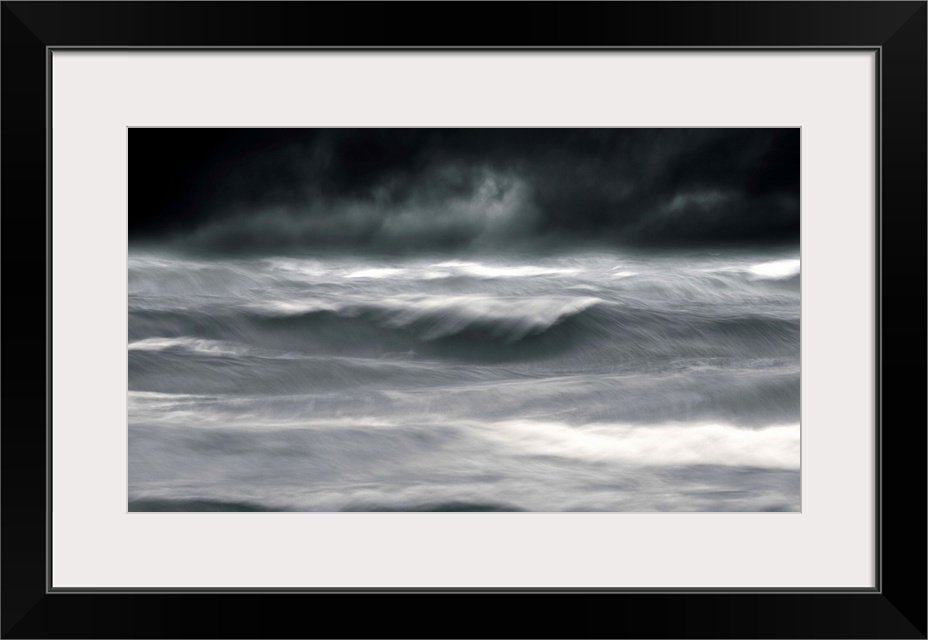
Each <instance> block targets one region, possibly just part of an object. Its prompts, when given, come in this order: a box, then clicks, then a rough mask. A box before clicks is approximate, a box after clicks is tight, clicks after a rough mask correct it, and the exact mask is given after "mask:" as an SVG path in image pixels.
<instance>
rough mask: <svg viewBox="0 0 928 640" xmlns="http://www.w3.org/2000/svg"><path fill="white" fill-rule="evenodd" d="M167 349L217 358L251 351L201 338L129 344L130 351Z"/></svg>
mask: <svg viewBox="0 0 928 640" xmlns="http://www.w3.org/2000/svg"><path fill="white" fill-rule="evenodd" d="M165 349H185V350H187V351H194V352H197V353H205V354H210V355H217V356H240V355H245V354H246V353H249V351H250V349H248V348H247V347H242V346H239V345H236V344H234V343H231V342H223V341H221V340H206V339H201V338H146V339H144V340H136V341H135V342H130V343H129V351H164V350H165Z"/></svg>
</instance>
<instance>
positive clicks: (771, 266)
mask: <svg viewBox="0 0 928 640" xmlns="http://www.w3.org/2000/svg"><path fill="white" fill-rule="evenodd" d="M748 271H749V272H750V273H751V274H752V275H753V276H755V277H757V278H763V279H767V280H785V279H787V278H792V277H793V276H796V275H799V260H774V261H773V262H763V263H761V264H757V265H754V266H753V267H751V268H750V269H748Z"/></svg>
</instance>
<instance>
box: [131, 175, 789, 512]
mask: <svg viewBox="0 0 928 640" xmlns="http://www.w3.org/2000/svg"><path fill="white" fill-rule="evenodd" d="M512 189H515V187H513V188H512ZM506 193H510V192H509V191H507V192H506ZM513 193H516V194H518V192H517V191H513ZM504 195H505V194H504ZM507 197H509V196H507ZM512 197H515V196H512ZM520 197H521V196H520ZM497 235H498V234H497ZM799 303H800V300H799V255H798V250H783V249H764V248H754V249H751V250H749V251H748V250H714V251H709V250H701V249H700V250H692V251H687V252H683V251H669V250H660V251H658V250H651V251H648V252H643V251H632V250H624V249H614V250H601V249H595V250H584V251H577V252H563V251H562V252H560V253H558V254H552V253H550V252H549V253H545V252H543V251H535V252H533V253H524V254H519V253H516V252H513V251H504V250H494V251H491V250H482V251H479V252H472V253H469V254H468V253H462V254H456V255H454V256H452V255H450V254H444V255H443V254H440V253H435V254H434V255H424V254H422V253H418V254H410V255H404V256H397V255H394V256H388V255H376V254H374V253H371V252H367V253H366V254H364V255H353V254H352V252H350V251H342V252H341V253H338V254H335V253H333V254H332V255H323V254H317V255H315V256H314V257H306V256H295V255H290V256H287V255H270V254H269V255H264V256H257V257H256V256H252V257H245V256H239V257H230V256H226V257H219V256H216V255H213V256H211V257H204V256H203V254H200V255H199V256H197V255H195V254H193V253H190V252H187V253H179V252H172V251H169V250H167V249H166V248H164V247H162V248H151V247H149V248H147V249H142V248H140V247H139V246H134V247H133V248H132V249H131V251H130V256H129V301H128V304H129V336H128V340H129V344H128V363H129V422H130V424H129V498H130V509H135V510H163V509H166V510H185V509H191V510H207V511H208V510H220V511H230V510H297V511H342V510H378V511H380V510H384V511H385V510H399V511H420V510H476V511H493V510H505V511H516V510H526V511H797V510H798V509H799V506H800V496H799V463H800V460H799V436H800V430H799V409H800V405H799V389H800V385H799V381H800V372H799V336H800V334H799V329H800V317H799V316H800V304H799Z"/></svg>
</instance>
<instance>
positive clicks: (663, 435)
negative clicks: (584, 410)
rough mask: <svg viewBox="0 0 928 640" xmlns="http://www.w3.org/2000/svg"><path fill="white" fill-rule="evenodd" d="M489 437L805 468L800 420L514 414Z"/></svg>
mask: <svg viewBox="0 0 928 640" xmlns="http://www.w3.org/2000/svg"><path fill="white" fill-rule="evenodd" d="M485 433H486V437H487V438H488V439H490V440H492V441H493V442H494V443H495V444H496V445H498V446H505V447H508V448H511V449H512V450H514V451H518V452H521V453H523V454H525V455H550V456H556V457H566V458H581V459H584V460H588V461H602V462H622V463H628V464H641V465H661V466H674V465H698V464H713V465H728V466H748V467H762V468H773V469H799V433H800V431H799V425H798V424H788V425H772V426H768V427H764V428H756V429H755V428H742V427H737V426H733V425H726V424H717V423H702V424H699V423H685V424H665V425H632V424H593V425H585V426H571V425H568V424H564V423H557V422H537V421H532V420H510V421H505V422H499V423H495V424H492V425H487V426H486V428H485Z"/></svg>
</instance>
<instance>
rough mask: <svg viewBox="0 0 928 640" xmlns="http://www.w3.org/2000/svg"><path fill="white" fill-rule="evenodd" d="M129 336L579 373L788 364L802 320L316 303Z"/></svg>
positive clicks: (529, 305)
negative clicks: (587, 365)
mask: <svg viewBox="0 0 928 640" xmlns="http://www.w3.org/2000/svg"><path fill="white" fill-rule="evenodd" d="M129 337H130V340H131V341H133V349H134V350H135V351H139V350H146V349H147V350H159V349H160V350H163V349H168V348H185V349H188V350H195V351H199V352H206V353H211V354H213V355H217V354H223V355H229V356H235V355H244V352H243V351H242V350H243V349H248V348H259V349H264V350H268V349H270V350H278V351H283V352H300V353H307V354H315V355H344V356H351V357H362V356H363V357H378V356H382V355H386V354H391V353H392V354H407V355H409V356H410V357H437V358H445V357H450V358H453V359H463V360H490V361H505V360H520V359H526V358H548V357H554V356H559V357H561V356H570V354H573V356H575V360H576V361H577V362H579V361H581V360H582V359H584V358H586V359H588V360H589V361H590V362H594V363H595V362H600V361H603V360H604V359H611V360H613V361H616V362H627V361H629V360H633V359H646V358H650V359H651V360H652V364H653V363H654V362H658V361H659V359H660V358H667V357H677V358H680V357H688V358H695V357H699V358H705V357H718V358H726V357H727V358H731V357H734V358H747V357H751V358H762V357H795V356H798V346H799V318H798V317H795V316H794V314H793V313H784V314H782V315H776V314H773V313H770V312H768V313H766V314H760V313H756V314H746V313H743V312H742V313H740V314H720V313H719V310H718V309H717V307H714V306H712V305H704V306H695V305H690V306H688V307H682V308H676V307H674V306H671V305H667V308H663V309H662V308H655V307H653V306H649V305H647V304H642V305H639V306H631V304H630V303H629V304H620V303H615V302H606V301H604V300H602V299H601V298H597V297H591V296H576V297H571V296H542V297H490V296H475V295H459V296H406V297H397V298H393V299H386V300H382V301H378V302H368V303H364V302H354V301H337V300H332V299H328V300H327V299H321V298H320V299H312V300H306V301H302V302H298V301H278V302H270V303H264V304H262V305H260V306H254V305H253V306H249V307H247V308H224V309H220V310H216V311H214V312H213V311H202V310H201V311H180V310H170V311H160V310H151V309H135V310H132V311H131V312H130V319H129ZM229 343H231V344H229ZM235 345H238V346H235ZM655 359H658V360H655Z"/></svg>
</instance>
